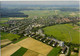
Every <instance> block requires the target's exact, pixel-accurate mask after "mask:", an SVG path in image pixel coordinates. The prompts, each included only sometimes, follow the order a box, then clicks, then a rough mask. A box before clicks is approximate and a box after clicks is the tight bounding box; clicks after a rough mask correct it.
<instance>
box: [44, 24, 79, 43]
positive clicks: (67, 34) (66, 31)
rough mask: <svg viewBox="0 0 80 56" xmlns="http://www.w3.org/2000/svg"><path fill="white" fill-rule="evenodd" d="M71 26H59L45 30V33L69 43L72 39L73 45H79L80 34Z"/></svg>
mask: <svg viewBox="0 0 80 56" xmlns="http://www.w3.org/2000/svg"><path fill="white" fill-rule="evenodd" d="M73 28H74V27H73V26H72V25H70V24H59V25H54V26H49V27H45V28H43V30H44V33H45V34H47V35H53V36H54V37H55V38H57V39H59V40H62V41H66V42H69V41H71V39H72V41H71V42H72V43H79V34H80V33H79V32H78V31H76V30H74V29H73Z"/></svg>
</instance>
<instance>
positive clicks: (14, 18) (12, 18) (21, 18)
mask: <svg viewBox="0 0 80 56" xmlns="http://www.w3.org/2000/svg"><path fill="white" fill-rule="evenodd" d="M9 19H24V18H16V17H13V18H12V17H10V18H9Z"/></svg>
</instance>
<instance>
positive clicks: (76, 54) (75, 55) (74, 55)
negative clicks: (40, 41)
mask: <svg viewBox="0 0 80 56" xmlns="http://www.w3.org/2000/svg"><path fill="white" fill-rule="evenodd" d="M70 56H78V53H75V54H73V55H70Z"/></svg>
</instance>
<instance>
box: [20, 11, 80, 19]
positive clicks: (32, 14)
mask: <svg viewBox="0 0 80 56" xmlns="http://www.w3.org/2000/svg"><path fill="white" fill-rule="evenodd" d="M20 12H21V13H24V14H25V15H29V17H30V18H34V17H44V18H45V17H48V16H51V15H60V16H61V17H64V16H71V17H72V16H79V14H78V13H79V12H69V11H64V12H63V11H60V10H24V11H20ZM73 13H74V15H72V14H73Z"/></svg>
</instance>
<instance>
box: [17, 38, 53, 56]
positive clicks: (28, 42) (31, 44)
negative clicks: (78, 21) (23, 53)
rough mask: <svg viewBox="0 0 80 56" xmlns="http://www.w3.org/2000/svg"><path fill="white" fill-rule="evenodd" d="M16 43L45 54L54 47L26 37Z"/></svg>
mask: <svg viewBox="0 0 80 56" xmlns="http://www.w3.org/2000/svg"><path fill="white" fill-rule="evenodd" d="M16 44H17V45H20V46H22V47H24V48H27V49H30V50H32V51H35V52H38V53H40V54H43V55H44V56H45V55H47V54H48V53H49V52H50V51H51V50H52V49H53V48H52V47H50V46H48V45H46V44H44V43H42V42H39V41H37V40H35V39H33V38H26V39H24V40H22V41H20V42H18V43H16Z"/></svg>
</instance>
